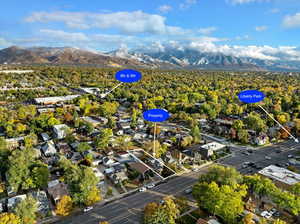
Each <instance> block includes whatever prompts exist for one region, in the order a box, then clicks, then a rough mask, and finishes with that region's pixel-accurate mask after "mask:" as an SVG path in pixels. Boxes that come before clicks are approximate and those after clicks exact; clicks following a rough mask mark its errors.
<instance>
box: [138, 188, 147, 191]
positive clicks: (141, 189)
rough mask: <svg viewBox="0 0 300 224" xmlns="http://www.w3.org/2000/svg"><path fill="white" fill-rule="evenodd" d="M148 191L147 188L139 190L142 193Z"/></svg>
mask: <svg viewBox="0 0 300 224" xmlns="http://www.w3.org/2000/svg"><path fill="white" fill-rule="evenodd" d="M146 190H147V188H145V187H141V188H140V189H139V191H140V192H144V191H146Z"/></svg>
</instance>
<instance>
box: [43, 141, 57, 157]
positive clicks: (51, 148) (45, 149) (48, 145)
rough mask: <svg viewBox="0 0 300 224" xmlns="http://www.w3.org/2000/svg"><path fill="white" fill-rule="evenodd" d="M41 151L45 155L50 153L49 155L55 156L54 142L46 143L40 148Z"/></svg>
mask: <svg viewBox="0 0 300 224" xmlns="http://www.w3.org/2000/svg"><path fill="white" fill-rule="evenodd" d="M42 150H43V152H44V153H45V154H47V153H51V154H55V153H56V149H55V145H54V142H53V141H52V140H51V141H48V142H47V143H46V144H45V145H44V146H43V147H42Z"/></svg>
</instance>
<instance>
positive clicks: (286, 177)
mask: <svg viewBox="0 0 300 224" xmlns="http://www.w3.org/2000/svg"><path fill="white" fill-rule="evenodd" d="M258 173H259V174H260V175H262V176H264V177H267V178H270V179H272V180H273V182H274V183H275V184H276V185H277V186H278V187H281V188H289V187H290V186H292V185H294V184H296V183H299V182H300V174H298V173H295V172H292V171H290V170H288V169H285V168H281V167H278V166H274V165H270V166H267V167H265V168H264V169H262V170H260V171H259V172H258Z"/></svg>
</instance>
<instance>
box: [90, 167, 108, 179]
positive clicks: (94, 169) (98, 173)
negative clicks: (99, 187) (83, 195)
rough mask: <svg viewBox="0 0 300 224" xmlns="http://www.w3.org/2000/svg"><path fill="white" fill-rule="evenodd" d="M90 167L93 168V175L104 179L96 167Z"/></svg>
mask: <svg viewBox="0 0 300 224" xmlns="http://www.w3.org/2000/svg"><path fill="white" fill-rule="evenodd" d="M92 169H93V172H94V174H95V176H96V177H98V178H99V181H102V180H104V178H105V176H104V174H103V173H102V172H101V171H100V170H99V169H98V168H95V167H94V168H92Z"/></svg>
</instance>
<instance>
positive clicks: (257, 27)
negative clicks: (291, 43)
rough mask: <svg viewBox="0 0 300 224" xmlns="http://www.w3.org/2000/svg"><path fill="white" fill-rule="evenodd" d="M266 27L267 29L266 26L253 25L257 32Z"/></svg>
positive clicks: (264, 29)
mask: <svg viewBox="0 0 300 224" xmlns="http://www.w3.org/2000/svg"><path fill="white" fill-rule="evenodd" d="M267 29H268V27H267V26H256V27H255V30H256V31H257V32H262V31H266V30H267Z"/></svg>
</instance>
